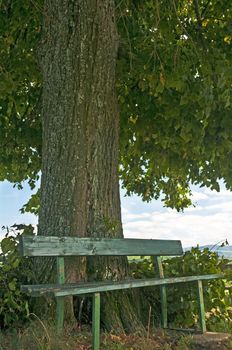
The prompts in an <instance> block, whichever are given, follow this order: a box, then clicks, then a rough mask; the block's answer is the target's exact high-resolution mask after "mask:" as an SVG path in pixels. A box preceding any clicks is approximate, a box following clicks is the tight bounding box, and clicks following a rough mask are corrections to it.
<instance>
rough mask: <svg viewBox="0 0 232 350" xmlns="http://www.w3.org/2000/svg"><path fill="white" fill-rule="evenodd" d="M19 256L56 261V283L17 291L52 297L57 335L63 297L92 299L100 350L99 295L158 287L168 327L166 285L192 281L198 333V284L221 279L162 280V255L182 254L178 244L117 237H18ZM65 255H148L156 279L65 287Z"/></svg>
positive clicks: (95, 342)
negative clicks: (89, 296)
mask: <svg viewBox="0 0 232 350" xmlns="http://www.w3.org/2000/svg"><path fill="white" fill-rule="evenodd" d="M19 247H20V253H21V255H22V256H31V257H39V256H40V257H41V256H49V257H51V256H53V257H56V262H57V284H50V285H46V284H42V285H22V286H21V290H22V291H23V292H24V293H26V294H27V295H29V296H32V297H36V296H42V295H48V294H50V295H53V296H54V297H55V298H56V302H57V313H56V326H57V330H58V331H59V332H60V331H61V330H62V328H63V320H64V297H66V296H74V295H86V294H88V295H91V296H92V300H93V303H92V334H93V340H92V344H93V349H94V350H98V349H99V348H100V295H101V293H105V292H109V291H114V290H123V289H130V288H143V287H151V286H159V288H160V295H161V315H162V326H163V327H164V328H167V327H168V319H167V297H166V286H167V285H172V284H177V283H186V282H195V283H196V288H197V291H198V293H197V296H198V303H199V323H200V329H201V332H202V333H204V332H206V323H205V309H204V299H203V288H202V281H205V280H210V279H215V278H222V277H223V275H221V274H211V275H201V276H183V277H168V278H165V277H164V272H163V267H162V261H161V257H162V256H179V255H182V254H183V249H182V245H181V242H180V241H177V240H147V239H117V238H78V237H55V236H51V237H45V236H26V235H25V236H22V237H20V244H19ZM67 256H152V257H154V260H155V262H156V267H157V276H158V277H157V278H144V279H126V280H120V281H110V280H107V281H95V282H80V283H76V284H73V283H72V284H66V283H65V275H64V263H65V261H64V260H65V257H67Z"/></svg>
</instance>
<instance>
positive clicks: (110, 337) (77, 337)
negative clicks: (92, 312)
mask: <svg viewBox="0 0 232 350" xmlns="http://www.w3.org/2000/svg"><path fill="white" fill-rule="evenodd" d="M190 343H191V337H190V336H185V335H180V333H178V334H176V335H173V334H172V335H169V334H167V333H165V332H164V331H163V330H156V331H154V332H151V335H150V337H149V338H148V337H141V336H139V335H136V334H133V335H125V334H121V335H114V334H109V333H103V334H102V335H101V349H102V350H148V349H149V350H153V349H154V350H188V349H190ZM91 349H92V347H91V333H90V332H89V330H88V329H87V328H86V329H82V330H81V331H80V329H75V328H73V327H72V328H66V329H65V330H64V332H63V334H62V335H60V336H57V335H56V333H55V331H54V327H53V326H51V325H49V324H44V323H43V322H41V321H40V320H36V321H33V322H31V324H30V326H28V327H27V328H24V329H20V330H18V331H16V330H9V331H6V332H4V333H3V332H2V334H1V335H0V350H91Z"/></svg>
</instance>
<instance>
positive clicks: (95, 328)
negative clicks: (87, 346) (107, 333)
mask: <svg viewBox="0 0 232 350" xmlns="http://www.w3.org/2000/svg"><path fill="white" fill-rule="evenodd" d="M92 332H93V334H92V345H93V350H99V349H100V293H94V294H93V307H92Z"/></svg>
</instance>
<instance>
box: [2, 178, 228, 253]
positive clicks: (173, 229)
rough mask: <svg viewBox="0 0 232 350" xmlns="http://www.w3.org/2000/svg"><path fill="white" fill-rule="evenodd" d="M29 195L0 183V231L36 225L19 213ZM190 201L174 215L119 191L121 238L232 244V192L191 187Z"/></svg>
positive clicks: (29, 215) (26, 191) (27, 190)
mask: <svg viewBox="0 0 232 350" xmlns="http://www.w3.org/2000/svg"><path fill="white" fill-rule="evenodd" d="M30 194H31V191H30V190H29V188H28V186H26V185H25V188H24V189H23V190H17V189H16V188H13V186H12V184H10V183H8V182H1V183H0V227H2V226H3V225H5V226H6V225H12V224H14V223H32V224H36V223H37V218H36V217H35V216H34V215H31V214H23V215H22V214H21V213H20V212H19V209H20V208H21V207H22V206H23V204H25V203H26V202H27V200H28V199H29V197H30ZM193 200H194V203H195V204H196V207H195V208H194V207H191V208H188V209H186V210H185V212H184V213H177V212H176V211H175V210H171V209H167V208H163V207H162V203H161V201H155V200H154V201H152V202H151V203H144V202H142V200H141V199H140V198H138V197H136V196H133V197H124V195H123V191H122V192H121V204H122V221H123V228H124V235H125V237H128V238H153V239H181V240H182V243H183V246H185V247H189V246H195V245H197V244H200V245H204V244H217V243H218V242H220V241H223V240H225V239H227V240H228V241H229V243H230V244H232V192H229V191H226V189H225V188H224V187H223V186H222V189H221V192H219V193H218V192H216V191H210V190H209V189H200V188H198V187H194V188H193ZM2 237H3V233H2V232H1V231H0V238H2Z"/></svg>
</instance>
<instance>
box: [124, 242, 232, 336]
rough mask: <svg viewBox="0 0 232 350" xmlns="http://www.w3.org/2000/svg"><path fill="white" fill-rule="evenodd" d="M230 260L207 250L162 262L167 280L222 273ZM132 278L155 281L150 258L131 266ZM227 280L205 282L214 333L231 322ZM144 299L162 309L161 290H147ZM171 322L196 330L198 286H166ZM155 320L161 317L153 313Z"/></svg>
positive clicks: (208, 318)
mask: <svg viewBox="0 0 232 350" xmlns="http://www.w3.org/2000/svg"><path fill="white" fill-rule="evenodd" d="M226 263H227V260H225V259H221V258H219V256H218V255H217V253H215V252H211V251H210V250H209V249H208V248H207V249H204V250H200V249H199V248H192V249H191V251H188V252H186V253H185V254H184V255H183V256H181V257H174V258H170V259H167V260H164V261H163V267H164V275H165V277H172V276H190V275H204V274H215V273H222V272H223V267H224V266H225V264H226ZM130 266H131V269H132V274H133V276H134V277H136V278H144V277H155V276H156V273H155V269H154V263H153V261H152V259H150V258H143V259H141V260H139V261H137V262H136V260H134V261H132V262H131V264H130ZM226 283H228V282H227V281H226V280H222V279H218V280H209V281H205V282H203V286H204V301H205V309H206V322H207V327H208V330H210V329H212V330H215V329H216V327H217V325H218V326H219V325H221V324H224V325H225V328H226V325H229V324H231V322H232V308H231V304H232V292H231V289H227V288H226ZM144 297H145V298H146V299H148V300H149V303H150V305H151V306H153V305H154V306H155V308H157V307H158V309H160V296H159V288H155V289H154V288H152V290H151V289H147V288H145V289H144ZM167 300H168V322H169V324H171V325H172V326H173V327H181V328H197V322H198V317H199V311H198V302H197V287H196V282H195V283H194V282H191V283H184V284H176V285H170V286H167ZM153 312H154V315H156V319H158V320H160V314H158V315H157V310H154V311H153Z"/></svg>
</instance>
